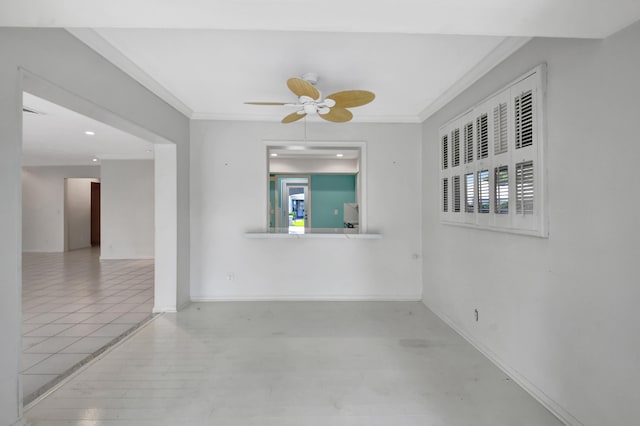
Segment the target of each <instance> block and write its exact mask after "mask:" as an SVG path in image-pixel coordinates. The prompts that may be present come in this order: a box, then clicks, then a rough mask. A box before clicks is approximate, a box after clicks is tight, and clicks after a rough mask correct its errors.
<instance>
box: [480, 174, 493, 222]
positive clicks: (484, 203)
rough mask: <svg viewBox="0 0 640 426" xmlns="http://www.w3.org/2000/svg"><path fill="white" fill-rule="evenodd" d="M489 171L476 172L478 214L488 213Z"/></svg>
mask: <svg viewBox="0 0 640 426" xmlns="http://www.w3.org/2000/svg"><path fill="white" fill-rule="evenodd" d="M489 210H490V205H489V170H481V171H479V172H478V213H489Z"/></svg>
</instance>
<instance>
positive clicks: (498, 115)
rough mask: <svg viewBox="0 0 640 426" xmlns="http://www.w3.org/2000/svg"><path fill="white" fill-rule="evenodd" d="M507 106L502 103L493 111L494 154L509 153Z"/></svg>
mask: <svg viewBox="0 0 640 426" xmlns="http://www.w3.org/2000/svg"><path fill="white" fill-rule="evenodd" d="M508 147H509V141H508V140H507V104H505V103H502V104H500V105H498V106H497V107H495V108H494V109H493V149H494V154H495V155H498V154H502V153H505V152H507V149H508Z"/></svg>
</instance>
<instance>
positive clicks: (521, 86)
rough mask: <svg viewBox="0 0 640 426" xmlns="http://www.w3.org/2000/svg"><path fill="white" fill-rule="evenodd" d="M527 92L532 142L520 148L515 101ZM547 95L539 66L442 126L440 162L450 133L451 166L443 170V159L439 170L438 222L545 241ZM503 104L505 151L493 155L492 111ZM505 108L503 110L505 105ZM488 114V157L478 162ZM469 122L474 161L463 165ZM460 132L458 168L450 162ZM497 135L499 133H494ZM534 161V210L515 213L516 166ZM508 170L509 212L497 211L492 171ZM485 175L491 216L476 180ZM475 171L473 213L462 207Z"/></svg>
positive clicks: (544, 69)
mask: <svg viewBox="0 0 640 426" xmlns="http://www.w3.org/2000/svg"><path fill="white" fill-rule="evenodd" d="M529 90H531V95H532V97H531V99H532V110H531V111H532V115H531V118H532V120H533V121H532V125H531V131H532V138H533V144H532V145H531V146H526V147H523V148H516V143H515V139H516V135H515V131H516V128H515V122H516V117H515V114H516V108H515V104H516V101H515V100H516V97H517V96H519V95H521V94H523V93H525V94H526V93H527V92H528V91H529ZM545 91H546V65H545V64H541V65H539V66H537V67H536V68H534V69H533V70H531V71H529V72H528V73H525V74H524V75H522V76H520V77H519V78H517V79H515V80H514V81H513V82H511V83H510V84H508V85H506V86H504V87H503V88H502V89H500V90H499V91H497V92H495V93H494V94H492V95H491V96H488V97H487V98H485V99H483V100H482V101H481V102H479V103H478V104H476V105H474V106H473V107H471V108H469V109H467V110H466V111H465V112H464V113H463V114H460V115H459V116H457V117H455V118H453V119H452V120H450V121H448V122H447V123H445V124H444V125H443V126H441V127H440V129H439V133H438V141H439V143H438V145H439V147H440V158H441V159H442V158H443V157H442V155H443V152H442V138H443V136H444V135H448V142H449V143H448V145H449V146H448V148H449V149H450V152H449V156H448V157H449V160H450V161H451V162H450V164H449V167H447V168H443V167H442V166H443V165H442V160H441V164H440V167H439V170H440V175H439V182H440V184H439V185H438V186H439V188H440V191H439V197H440V202H439V205H440V221H441V223H443V224H445V225H458V226H467V227H473V228H479V229H487V230H492V231H498V232H508V233H515V234H523V235H531V236H537V237H543V238H546V237H548V216H547V209H546V207H547V190H546V168H545V152H546V149H545V144H546V137H545V115H544V106H545ZM501 104H506V117H507V121H506V131H507V150H506V152H499V153H496V149H495V148H496V130H498V129H496V128H495V127H496V124H499V123H500V119H498V120H496V117H495V112H496V108H497V111H498V113H499V112H500V105H501ZM503 108H504V107H503ZM485 114H486V115H487V120H486V123H487V129H486V131H487V133H488V135H489V141H488V150H489V155H488V156H487V157H484V158H479V157H480V155H479V152H478V150H479V146H480V144H479V141H478V135H479V132H478V128H477V127H478V124H479V121H478V119H479V118H480V117H482V116H483V115H485ZM469 122H471V123H472V126H473V128H472V132H471V133H472V135H473V138H472V141H471V144H472V146H473V161H469V162H466V161H464V160H465V159H466V158H467V149H466V148H467V138H466V136H467V132H466V131H465V129H466V126H467V124H468V123H469ZM456 129H459V132H460V154H461V156H462V157H463V158H461V160H462V161H460V163H459V165H457V166H454V165H453V161H452V160H453V158H452V154H453V153H452V151H451V150H452V149H453V147H452V145H453V143H452V142H453V141H452V135H453V133H454V132H455V131H456ZM498 135H499V132H498ZM529 161H532V162H533V191H534V192H533V212H532V213H531V214H517V212H516V164H521V163H526V162H529ZM505 166H506V167H507V169H508V212H507V213H496V204H495V203H496V184H497V182H496V169H498V168H500V167H505ZM485 170H486V171H488V172H489V212H488V213H487V212H481V211H479V210H480V200H479V197H480V195H479V191H480V182H478V176H479V173H480V172H481V171H485ZM469 173H473V176H474V185H473V186H474V190H475V192H476V194H474V212H473V213H471V212H467V209H466V208H465V206H466V191H465V188H466V186H467V185H466V177H465V176H466V175H467V174H469ZM454 176H460V183H461V195H462V197H461V198H462V199H461V209H460V210H461V211H460V212H455V211H454V209H453V206H454V199H453V193H454V189H453V177H454ZM445 178H447V179H448V182H449V197H450V199H449V211H443V209H442V205H443V193H442V182H443V179H445Z"/></svg>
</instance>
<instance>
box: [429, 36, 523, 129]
mask: <svg viewBox="0 0 640 426" xmlns="http://www.w3.org/2000/svg"><path fill="white" fill-rule="evenodd" d="M531 39H532V37H507V38H506V39H505V40H504V41H503V42H502V43H500V44H499V45H498V46H496V48H495V49H493V50H492V51H491V52H489V54H488V55H487V56H485V57H484V58H482V60H481V61H480V62H478V64H476V66H474V67H473V68H472V69H471V70H470V71H469V72H467V73H466V74H465V75H464V76H462V78H461V79H459V80H458V81H456V82H455V83H454V84H453V85H452V86H451V87H450V88H448V89H447V90H446V91H445V92H444V93H443V94H442V95H440V96H439V97H438V98H437V99H436V100H435V101H433V102H432V103H430V104H429V105H428V106H427V107H426V108H425V109H423V110H422V112H421V113H420V114H419V121H420V122H423V121H425V120H426V119H427V118H429V117H431V116H432V115H433V114H435V113H436V112H438V111H439V110H440V109H441V108H442V107H444V106H445V105H447V104H448V103H449V102H451V101H452V100H453V99H454V98H455V97H456V96H458V95H459V94H461V93H462V92H464V91H465V90H467V89H468V88H469V87H471V85H472V84H473V83H475V82H476V81H478V80H480V79H481V78H482V77H484V76H485V75H486V74H487V73H488V72H489V71H491V70H492V69H494V68H495V67H496V66H497V65H498V64H500V63H501V62H502V61H504V60H505V59H507V58H508V57H509V56H511V55H512V54H513V53H515V52H516V51H517V50H518V49H520V48H521V47H522V46H524V45H525V44H527V43H528V42H529V41H530V40H531Z"/></svg>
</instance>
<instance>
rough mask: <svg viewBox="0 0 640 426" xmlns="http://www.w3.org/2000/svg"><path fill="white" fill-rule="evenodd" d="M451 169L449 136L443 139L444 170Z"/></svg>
mask: <svg viewBox="0 0 640 426" xmlns="http://www.w3.org/2000/svg"><path fill="white" fill-rule="evenodd" d="M448 167H449V136H448V135H444V136H443V137H442V170H446V169H447V168H448Z"/></svg>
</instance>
